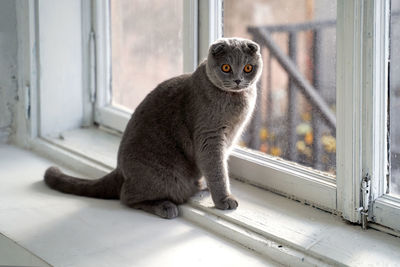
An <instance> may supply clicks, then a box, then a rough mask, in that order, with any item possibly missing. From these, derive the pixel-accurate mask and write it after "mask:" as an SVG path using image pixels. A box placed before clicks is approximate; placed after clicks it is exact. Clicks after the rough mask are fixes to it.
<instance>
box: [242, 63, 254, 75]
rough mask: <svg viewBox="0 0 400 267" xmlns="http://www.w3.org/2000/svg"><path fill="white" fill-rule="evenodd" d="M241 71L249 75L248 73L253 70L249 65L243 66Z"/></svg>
mask: <svg viewBox="0 0 400 267" xmlns="http://www.w3.org/2000/svg"><path fill="white" fill-rule="evenodd" d="M243 70H244V72H247V73H249V72H251V71H252V70H253V66H252V65H250V64H247V65H246V66H244V69H243Z"/></svg>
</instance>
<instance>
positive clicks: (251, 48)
mask: <svg viewBox="0 0 400 267" xmlns="http://www.w3.org/2000/svg"><path fill="white" fill-rule="evenodd" d="M246 50H247V52H248V53H249V54H255V53H257V52H258V51H260V46H259V45H258V44H256V43H254V42H251V43H250V42H248V43H247V49H246Z"/></svg>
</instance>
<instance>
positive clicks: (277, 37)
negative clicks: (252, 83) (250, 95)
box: [223, 0, 336, 174]
mask: <svg viewBox="0 0 400 267" xmlns="http://www.w3.org/2000/svg"><path fill="white" fill-rule="evenodd" d="M223 5H224V6H223V10H224V25H223V27H224V36H225V37H243V38H249V39H252V40H254V41H256V42H257V43H259V44H260V45H261V47H262V54H263V60H264V70H263V75H262V78H261V81H260V83H259V86H258V91H259V97H258V103H257V108H256V111H255V113H254V116H253V119H252V121H251V122H250V125H249V127H248V129H247V131H246V132H245V133H244V134H243V136H242V139H241V142H240V145H242V146H244V147H247V148H250V149H253V150H256V151H259V152H262V153H267V154H269V155H272V156H276V157H281V158H283V159H286V160H290V161H294V162H296V163H299V164H302V165H305V166H309V167H312V168H314V169H317V170H320V171H324V172H329V173H331V174H335V173H336V139H335V136H336V126H335V123H332V122H333V121H335V117H336V114H335V106H336V1H331V0H286V1H281V0H242V1H236V0H224V3H223ZM270 41H272V42H270ZM274 47H277V49H274ZM278 58H280V59H281V62H280V61H279V60H278ZM287 60H289V62H290V63H289V65H290V64H292V65H293V64H294V66H295V68H294V70H293V69H292V70H293V71H288V70H287V69H288V64H284V63H282V61H283V62H284V61H287ZM297 74H300V75H297ZM296 75H297V76H296ZM295 77H299V78H298V79H295ZM311 91H312V92H315V93H316V95H317V97H310V92H311ZM311 95H312V94H311ZM332 118H333V120H332Z"/></svg>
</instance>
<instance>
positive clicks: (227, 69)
mask: <svg viewBox="0 0 400 267" xmlns="http://www.w3.org/2000/svg"><path fill="white" fill-rule="evenodd" d="M221 69H222V71H223V72H230V71H231V66H229V65H228V64H224V65H222V67H221Z"/></svg>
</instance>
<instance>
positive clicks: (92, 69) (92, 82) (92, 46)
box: [89, 31, 96, 103]
mask: <svg viewBox="0 0 400 267" xmlns="http://www.w3.org/2000/svg"><path fill="white" fill-rule="evenodd" d="M89 93H90V102H91V103H95V102H96V41H95V34H94V32H93V31H91V32H90V34H89Z"/></svg>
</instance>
